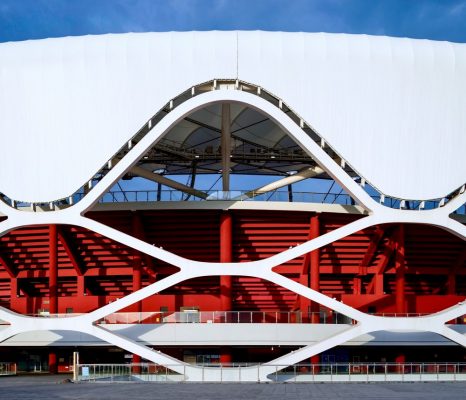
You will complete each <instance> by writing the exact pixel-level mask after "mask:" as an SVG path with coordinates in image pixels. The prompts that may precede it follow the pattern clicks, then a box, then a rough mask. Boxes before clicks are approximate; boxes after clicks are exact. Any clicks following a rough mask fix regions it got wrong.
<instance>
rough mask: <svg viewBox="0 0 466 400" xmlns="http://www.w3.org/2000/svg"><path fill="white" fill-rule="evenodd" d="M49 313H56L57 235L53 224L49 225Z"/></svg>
mask: <svg viewBox="0 0 466 400" xmlns="http://www.w3.org/2000/svg"><path fill="white" fill-rule="evenodd" d="M49 311H50V314H57V313H58V235H57V226H56V225H54V224H52V225H49Z"/></svg>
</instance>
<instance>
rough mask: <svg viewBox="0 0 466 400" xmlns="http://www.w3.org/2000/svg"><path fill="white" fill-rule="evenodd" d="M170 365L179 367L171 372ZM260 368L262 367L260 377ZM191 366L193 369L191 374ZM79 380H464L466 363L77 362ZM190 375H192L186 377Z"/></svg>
mask: <svg viewBox="0 0 466 400" xmlns="http://www.w3.org/2000/svg"><path fill="white" fill-rule="evenodd" d="M170 367H172V368H175V369H178V370H181V372H174V371H173V370H172V369H171V368H170ZM261 368H262V369H264V368H265V369H266V371H267V375H266V377H265V378H264V377H263V374H262V373H261ZM193 369H194V371H195V372H196V373H195V374H194V375H195V377H194V375H193ZM77 372H78V373H77V375H76V377H75V379H76V380H77V381H81V382H189V381H191V382H238V383H240V382H265V381H272V382H424V381H466V363H404V364H399V363H333V364H296V365H292V366H284V365H273V366H267V365H257V364H256V365H249V364H246V363H244V364H228V365H226V364H205V365H185V366H180V365H176V366H175V365H173V366H170V365H169V366H161V365H157V364H153V363H132V364H80V365H78V366H77ZM190 375H191V376H192V377H190Z"/></svg>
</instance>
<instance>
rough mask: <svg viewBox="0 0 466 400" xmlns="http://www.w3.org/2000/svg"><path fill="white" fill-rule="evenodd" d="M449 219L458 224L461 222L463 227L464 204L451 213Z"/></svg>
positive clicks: (465, 207) (464, 220)
mask: <svg viewBox="0 0 466 400" xmlns="http://www.w3.org/2000/svg"><path fill="white" fill-rule="evenodd" d="M450 217H451V218H453V219H454V220H456V221H458V222H461V223H462V224H463V225H464V224H466V203H464V204H463V205H462V206H460V207H458V208H457V209H456V210H455V211H454V212H453V213H451V214H450Z"/></svg>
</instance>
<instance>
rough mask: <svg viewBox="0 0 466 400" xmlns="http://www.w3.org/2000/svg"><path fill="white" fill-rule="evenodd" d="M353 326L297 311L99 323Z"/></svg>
mask: <svg viewBox="0 0 466 400" xmlns="http://www.w3.org/2000/svg"><path fill="white" fill-rule="evenodd" d="M311 321H312V322H314V323H321V324H352V323H354V322H355V321H354V320H352V319H351V318H349V317H347V316H345V315H342V314H339V313H336V312H332V313H330V312H329V313H309V314H308V313H301V312H300V311H198V312H189V311H188V312H186V311H185V312H167V313H164V312H125V313H113V314H110V315H107V316H106V317H104V318H102V319H101V320H99V321H98V323H101V324H185V323H198V324H264V323H269V324H302V323H309V322H311Z"/></svg>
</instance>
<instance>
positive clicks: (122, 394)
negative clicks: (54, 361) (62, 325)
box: [0, 375, 466, 400]
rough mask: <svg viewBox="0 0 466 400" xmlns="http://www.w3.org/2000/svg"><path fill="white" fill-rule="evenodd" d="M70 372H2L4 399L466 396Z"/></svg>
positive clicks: (422, 386) (443, 389)
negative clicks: (84, 376) (109, 379)
mask: <svg viewBox="0 0 466 400" xmlns="http://www.w3.org/2000/svg"><path fill="white" fill-rule="evenodd" d="M66 378H68V377H67V376H62V375H59V376H57V375H42V376H31V375H29V376H15V377H0V399H9V400H10V399H21V400H29V399H31V400H32V399H34V400H42V399H44V400H45V399H47V400H48V399H83V400H87V399H89V400H90V399H92V400H107V399H109V400H110V399H111V400H127V399H131V400H133V399H144V400H148V399H164V400H166V399H189V400H210V399H212V400H214V399H215V400H218V399H222V400H223V399H225V400H230V399H231V400H237V399H238V400H239V399H244V400H246V399H264V400H265V399H267V400H275V399H276V400H288V399H322V400H327V399H348V398H354V399H355V400H366V399H377V400H388V399H410V400H418V399H419V400H421V399H422V400H431V399H432V400H434V399H435V400H443V399H445V400H446V399H448V400H465V399H466V383H465V382H451V383H370V384H361V383H346V384H344V383H333V384H332V383H330V384H329V383H314V384H313V383H296V384H295V383H288V384H282V383H270V384H266V383H262V384H256V383H243V384H240V383H216V384H211V383H130V382H128V383H76V384H75V383H67V382H65V380H66Z"/></svg>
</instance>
